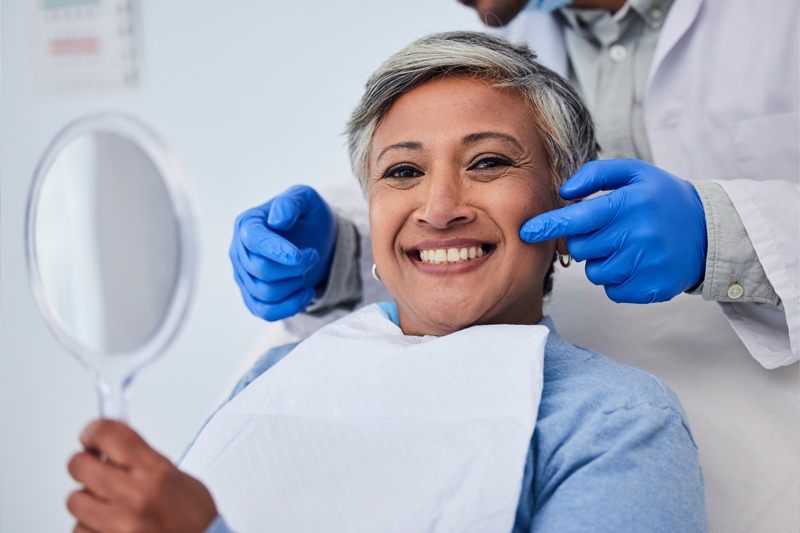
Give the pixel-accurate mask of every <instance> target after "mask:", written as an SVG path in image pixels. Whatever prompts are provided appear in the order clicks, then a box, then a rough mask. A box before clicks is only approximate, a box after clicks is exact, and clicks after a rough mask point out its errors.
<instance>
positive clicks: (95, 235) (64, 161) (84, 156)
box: [35, 132, 179, 354]
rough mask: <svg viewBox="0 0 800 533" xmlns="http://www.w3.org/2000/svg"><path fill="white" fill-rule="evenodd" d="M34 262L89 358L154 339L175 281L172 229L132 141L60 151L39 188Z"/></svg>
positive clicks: (85, 141)
mask: <svg viewBox="0 0 800 533" xmlns="http://www.w3.org/2000/svg"><path fill="white" fill-rule="evenodd" d="M39 202H40V205H39V209H38V211H37V215H38V216H37V218H36V226H35V227H36V253H37V255H38V257H39V268H40V270H41V276H42V283H43V285H44V292H45V295H46V297H47V299H48V301H49V302H50V304H51V305H52V308H53V311H54V313H55V315H56V317H57V318H58V320H59V321H60V322H61V324H62V325H63V327H64V328H65V329H66V330H67V331H68V332H69V333H70V335H72V337H73V338H74V339H75V340H76V341H77V342H78V343H79V344H81V345H83V346H85V347H86V348H88V349H89V350H91V351H102V352H105V353H109V354H115V353H120V352H129V351H132V350H135V349H136V348H138V347H140V346H142V345H143V344H145V342H146V341H147V340H149V339H151V338H152V337H153V335H155V333H156V331H157V329H158V326H159V325H160V324H161V323H162V321H163V320H164V317H165V315H166V312H167V309H168V306H169V303H170V300H171V298H172V295H173V293H174V291H175V284H176V281H177V276H178V268H179V262H178V259H179V257H178V254H179V241H178V228H177V225H176V221H175V217H174V215H173V213H172V206H171V204H170V199H169V194H168V191H167V189H166V187H165V185H164V182H163V181H162V179H161V176H160V175H159V173H158V169H157V168H156V167H155V166H154V165H153V162H152V161H151V160H150V159H149V158H148V157H147V154H145V153H144V152H143V151H142V149H141V148H139V147H138V146H137V145H136V144H134V143H133V142H132V141H130V140H128V139H125V138H123V137H121V136H119V135H116V134H113V133H107V132H93V133H87V134H86V135H84V136H82V137H79V138H77V139H75V140H74V141H72V142H71V143H70V144H69V145H67V146H65V147H64V149H63V150H62V151H61V153H60V154H59V155H58V156H57V158H56V159H55V161H54V162H53V165H52V166H51V167H50V170H49V171H48V172H47V174H46V175H45V178H44V182H43V184H42V190H41V197H40V200H39Z"/></svg>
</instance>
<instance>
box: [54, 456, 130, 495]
mask: <svg viewBox="0 0 800 533" xmlns="http://www.w3.org/2000/svg"><path fill="white" fill-rule="evenodd" d="M67 470H68V471H69V474H70V475H71V476H72V478H73V479H74V480H75V481H77V482H78V483H80V484H81V485H83V486H84V487H86V488H87V489H88V490H89V491H90V492H91V493H92V494H93V495H95V496H97V497H98V498H99V499H101V500H105V501H109V500H111V501H116V500H119V499H120V498H124V497H125V496H126V495H127V493H128V490H126V488H127V487H128V486H129V485H130V476H129V475H128V473H127V472H126V471H124V470H122V469H121V468H120V467H118V466H114V465H113V464H111V463H108V462H104V461H102V460H101V459H100V458H99V457H98V456H97V455H95V454H93V453H90V452H80V453H76V454H75V455H73V456H72V459H70V461H69V463H68V464H67Z"/></svg>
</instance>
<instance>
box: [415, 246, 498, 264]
mask: <svg viewBox="0 0 800 533" xmlns="http://www.w3.org/2000/svg"><path fill="white" fill-rule="evenodd" d="M484 255H485V252H484V251H483V247H482V246H471V247H469V248H460V249H459V248H448V249H446V250H445V249H443V248H439V249H437V250H420V252H419V260H420V261H424V262H426V263H433V264H434V265H453V264H455V263H463V262H465V261H472V260H473V259H477V258H478V257H483V256H484Z"/></svg>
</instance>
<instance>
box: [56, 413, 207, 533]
mask: <svg viewBox="0 0 800 533" xmlns="http://www.w3.org/2000/svg"><path fill="white" fill-rule="evenodd" d="M80 440H81V444H83V447H84V451H82V452H80V453H77V454H75V455H74V456H73V457H72V459H70V461H69V464H68V466H67V468H68V470H69V473H70V475H71V476H72V477H73V478H75V480H76V481H77V482H79V483H81V484H83V486H84V488H83V490H78V491H75V492H73V493H72V494H70V496H69V498H68V499H67V509H68V510H69V512H70V513H71V514H72V515H73V516H74V517H75V518H76V519H77V520H78V524H77V525H76V526H75V529H74V530H73V531H74V533H93V532H98V533H99V532H102V533H106V532H117V531H119V532H126V533H127V532H138V531H142V532H144V531H148V532H152V531H158V532H165V533H166V532H173V531H175V532H178V531H179V532H181V533H195V532H196V533H202V532H203V531H205V530H206V528H208V526H209V525H210V524H211V522H212V521H213V520H214V518H216V516H217V508H216V506H215V505H214V500H213V499H212V498H211V494H210V493H209V492H208V489H206V488H205V487H204V486H203V484H202V483H200V482H199V481H198V480H196V479H194V478H193V477H191V476H189V475H187V474H184V473H183V472H181V471H180V470H178V469H177V468H175V466H173V465H172V463H171V462H170V461H169V460H168V459H167V458H166V457H164V456H163V455H161V454H159V453H158V452H156V451H155V450H153V449H152V448H151V447H150V446H149V445H148V444H147V443H146V442H145V441H144V440H142V438H141V437H140V436H139V435H138V434H137V433H136V432H134V431H133V430H132V429H131V428H130V427H128V426H127V425H125V424H123V423H121V422H116V421H113V420H97V421H95V422H92V423H91V424H89V425H88V426H87V427H86V429H85V430H83V433H81V436H80ZM100 454H103V455H105V457H106V460H105V461H103V460H102V459H101V458H100Z"/></svg>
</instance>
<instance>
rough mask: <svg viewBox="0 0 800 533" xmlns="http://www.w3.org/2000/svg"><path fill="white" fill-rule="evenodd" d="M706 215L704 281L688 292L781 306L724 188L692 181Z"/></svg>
mask: <svg viewBox="0 0 800 533" xmlns="http://www.w3.org/2000/svg"><path fill="white" fill-rule="evenodd" d="M689 183H691V185H692V186H693V187H694V188H695V190H696V191H697V194H698V195H699V196H700V201H701V202H702V203H703V209H704V210H705V215H706V229H707V233H708V252H707V254H706V274H705V278H704V279H703V281H702V283H700V285H698V286H697V287H695V288H694V289H692V290H691V291H687V292H688V294H702V296H703V299H704V300H715V301H717V302H747V303H762V304H769V305H774V306H781V307H782V303H781V299H780V297H779V296H778V295H777V294H776V293H775V289H774V288H773V287H772V283H770V281H769V279H768V278H767V274H766V273H765V272H764V267H762V266H761V261H759V259H758V255H757V254H756V251H755V249H754V248H753V243H752V241H750V237H749V236H748V235H747V230H745V227H744V224H743V223H742V219H741V218H740V217H739V213H737V212H736V208H735V207H734V206H733V203H732V202H731V200H730V198H728V195H727V193H726V192H725V190H724V189H723V188H722V187H721V186H720V185H719V184H718V183H715V182H713V181H690V182H689Z"/></svg>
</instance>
